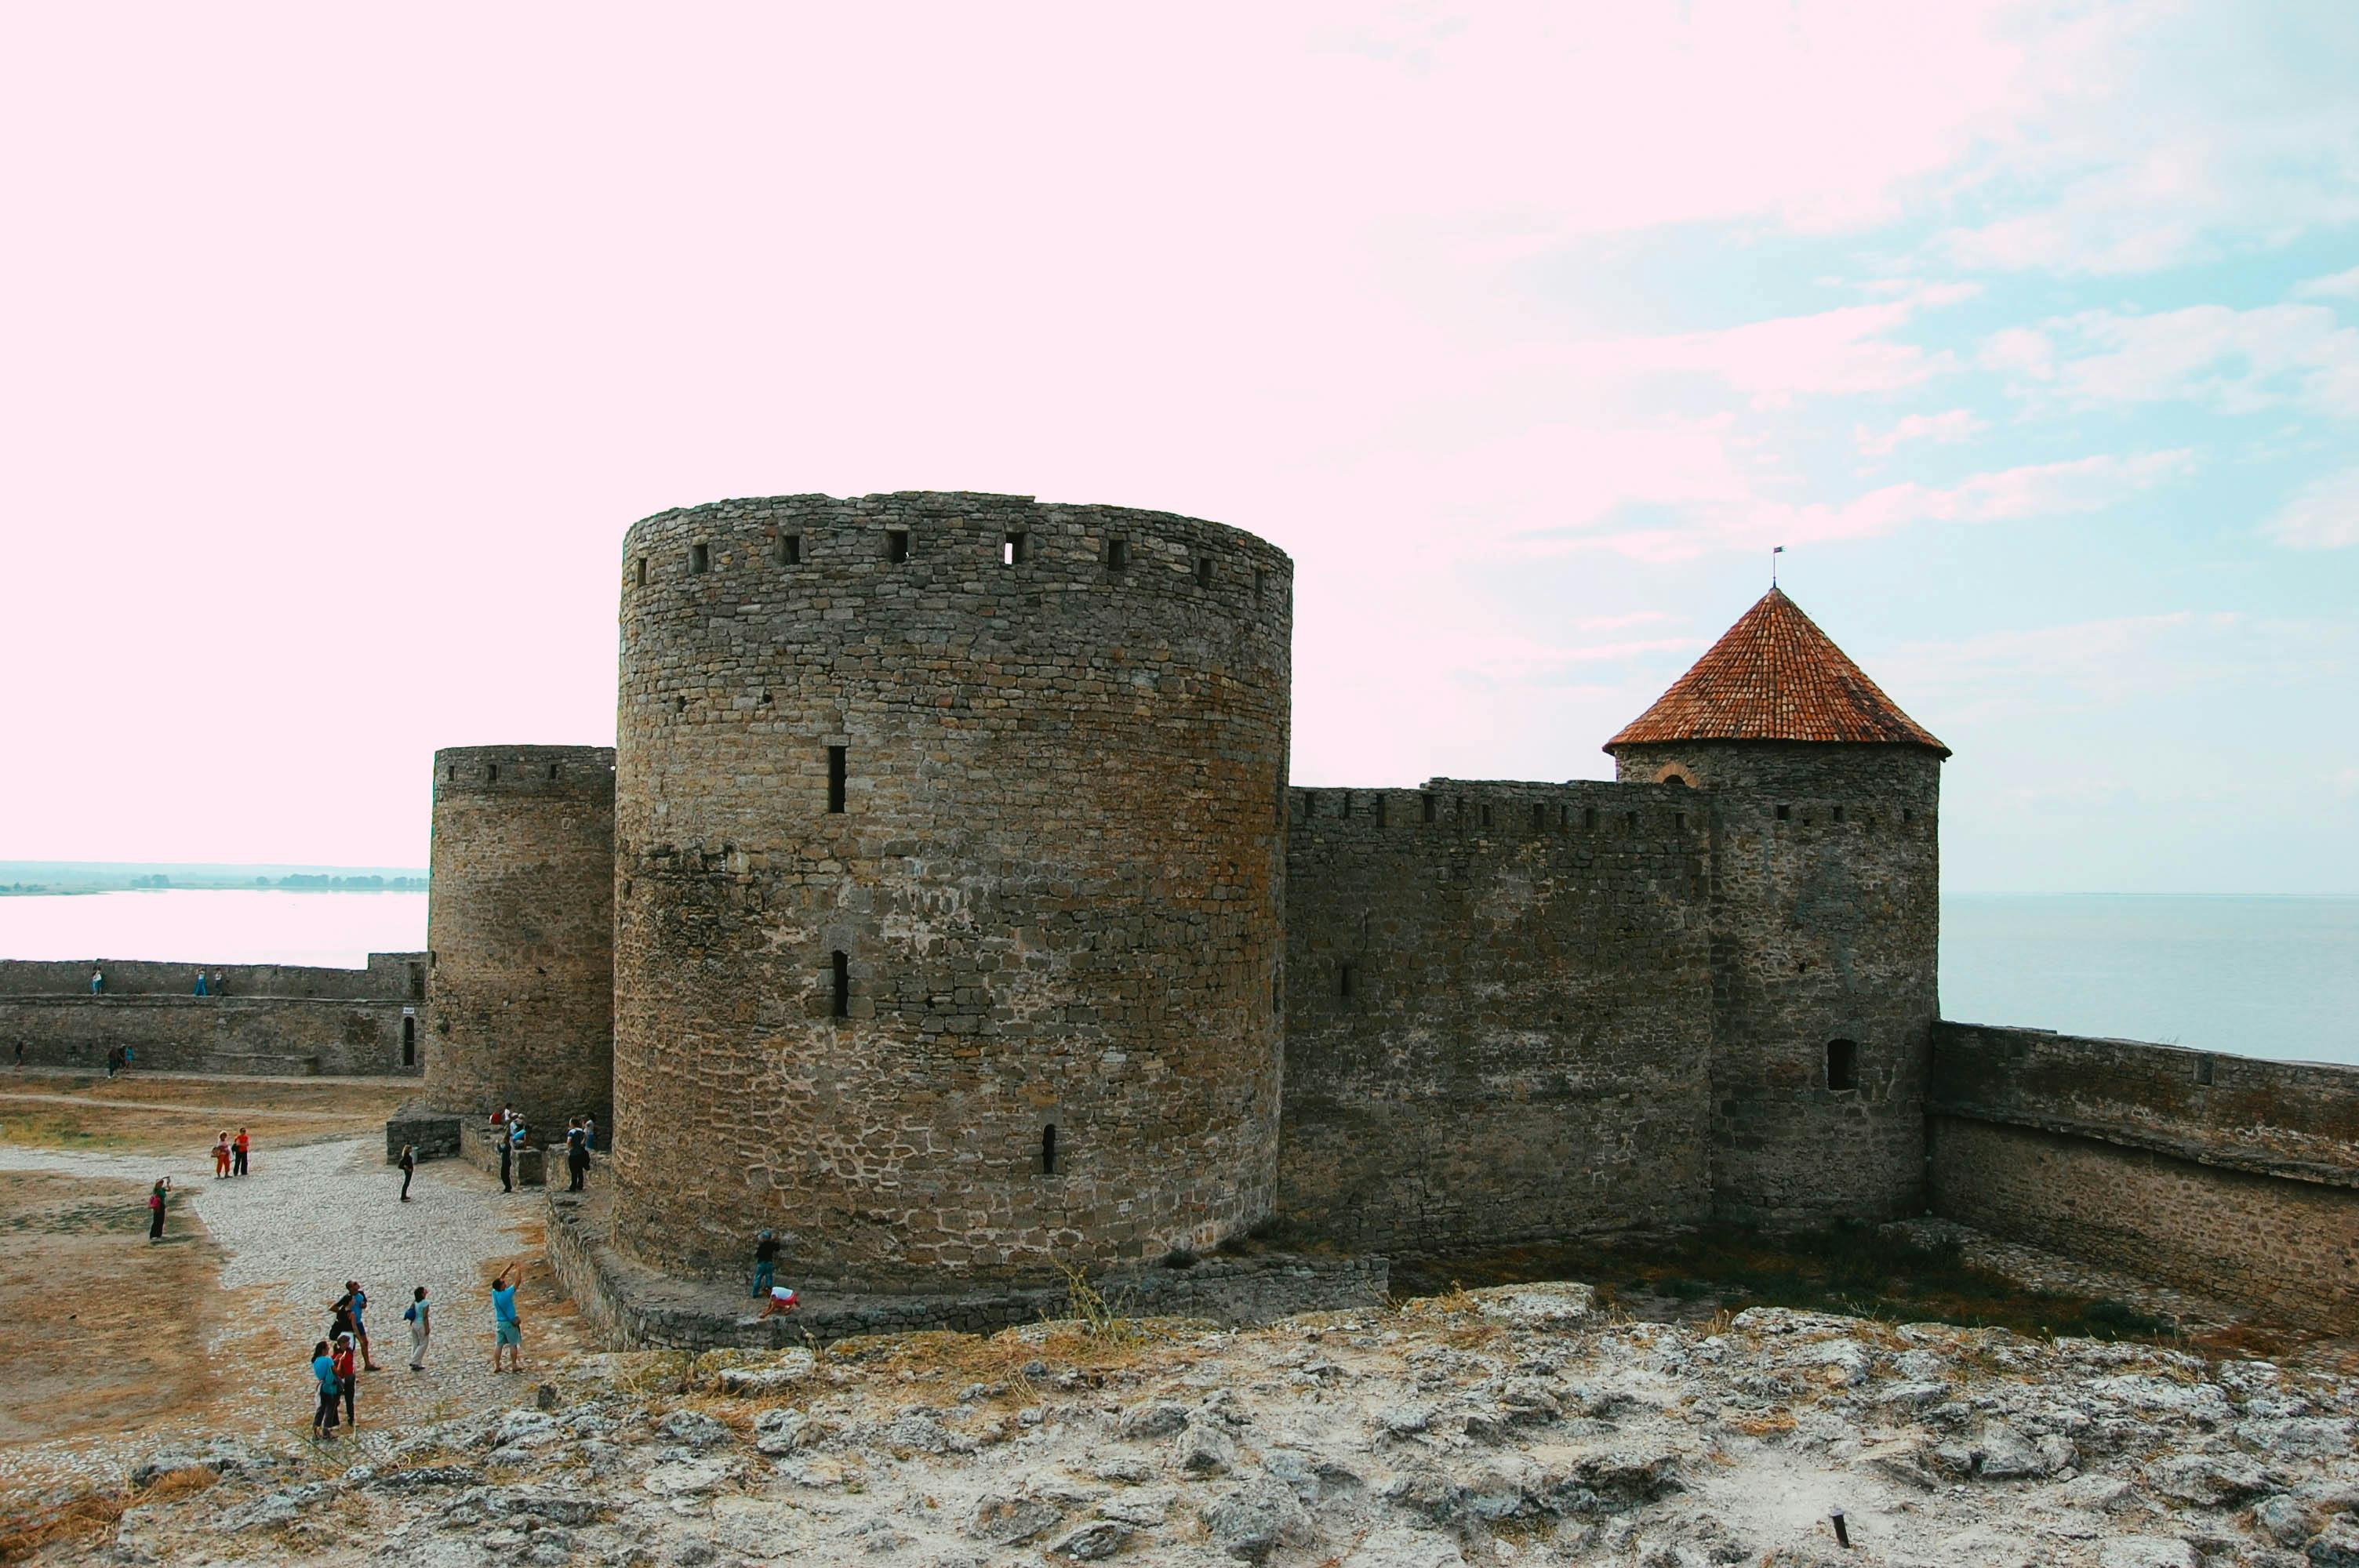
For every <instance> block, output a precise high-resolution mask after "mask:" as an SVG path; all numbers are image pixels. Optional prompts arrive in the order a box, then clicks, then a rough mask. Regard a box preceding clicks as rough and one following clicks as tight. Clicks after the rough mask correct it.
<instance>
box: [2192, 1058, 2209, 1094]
mask: <svg viewBox="0 0 2359 1568" xmlns="http://www.w3.org/2000/svg"><path fill="white" fill-rule="evenodd" d="M2195 1081H2196V1082H2197V1083H2198V1084H2200V1085H2201V1086H2202V1087H2205V1088H2207V1089H2208V1088H2210V1087H2212V1058H2211V1057H2209V1056H2198V1057H2196V1058H2195Z"/></svg>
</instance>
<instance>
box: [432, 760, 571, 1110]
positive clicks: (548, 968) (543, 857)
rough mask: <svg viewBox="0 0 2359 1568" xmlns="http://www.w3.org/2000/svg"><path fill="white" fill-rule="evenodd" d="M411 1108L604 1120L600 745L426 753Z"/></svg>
mask: <svg viewBox="0 0 2359 1568" xmlns="http://www.w3.org/2000/svg"><path fill="white" fill-rule="evenodd" d="M427 885H428V892H427V903H426V942H427V948H428V954H429V965H428V970H427V988H426V989H427V1000H426V1013H427V1023H428V1027H427V1032H426V1033H427V1044H426V1058H425V1060H426V1086H425V1094H424V1103H425V1104H426V1105H428V1106H430V1107H431V1108H434V1109H437V1110H446V1111H451V1112H456V1113H458V1114H461V1115H464V1116H470V1117H480V1116H488V1115H490V1114H491V1112H493V1111H494V1110H495V1109H497V1108H499V1107H500V1106H501V1105H502V1104H504V1103H507V1104H513V1105H514V1106H515V1107H516V1109H517V1110H518V1111H520V1112H522V1113H523V1115H524V1117H525V1119H526V1122H527V1125H529V1126H530V1127H532V1128H534V1129H536V1130H538V1131H539V1132H541V1133H544V1134H546V1133H549V1132H552V1131H555V1132H561V1131H562V1130H563V1129H564V1126H565V1123H566V1121H567V1119H569V1118H571V1117H575V1116H583V1115H588V1116H594V1117H596V1118H597V1119H598V1120H599V1124H600V1125H601V1126H602V1127H608V1126H612V1125H613V1120H614V752H612V751H610V750H608V749H606V748H605V747H603V746H466V747H458V748H454V749H451V750H447V751H441V752H435V753H434V845H433V851H432V872H431V875H430V877H429V881H428V884H427Z"/></svg>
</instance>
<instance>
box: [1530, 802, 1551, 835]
mask: <svg viewBox="0 0 2359 1568" xmlns="http://www.w3.org/2000/svg"><path fill="white" fill-rule="evenodd" d="M1546 827H1548V807H1547V806H1542V805H1540V804H1539V803H1538V801H1535V802H1533V803H1532V831H1533V832H1535V833H1538V832H1540V831H1541V830H1543V829H1544V828H1546Z"/></svg>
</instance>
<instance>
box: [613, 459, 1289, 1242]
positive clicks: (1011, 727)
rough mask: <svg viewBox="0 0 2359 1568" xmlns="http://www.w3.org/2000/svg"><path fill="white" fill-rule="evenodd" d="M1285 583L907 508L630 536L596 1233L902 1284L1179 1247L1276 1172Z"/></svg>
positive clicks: (641, 530) (822, 512)
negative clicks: (786, 1234)
mask: <svg viewBox="0 0 2359 1568" xmlns="http://www.w3.org/2000/svg"><path fill="white" fill-rule="evenodd" d="M1291 597H1292V570H1291V563H1290V562H1289V561H1288V558H1287V557H1286V556H1285V555H1284V554H1283V553H1282V552H1280V551H1279V550H1277V549H1276V548H1275V547H1273V546H1270V545H1267V544H1266V543H1264V542H1263V541H1261V540H1259V539H1256V538H1255V537H1253V536H1251V535H1246V534H1244V533H1241V532H1239V531H1237V530H1235V529H1233V528H1228V527H1225V526H1223V525H1222V524H1215V523H1208V522H1203V521H1201V520H1197V519H1193V518H1187V517H1180V516H1175V515H1172V514H1165V513H1153V512H1138V511H1130V510H1126V509H1119V508H1111V507H1095V506H1060V505H1042V504H1038V503H1034V502H1033V501H1031V500H1030V499H1028V498H1026V497H1016V496H998V495H973V494H963V493H937V492H914V493H901V494H892V495H875V496H867V497H862V498H858V499H849V500H840V499H836V498H832V497H828V496H816V495H806V496H782V497H774V498H770V499H766V500H753V501H736V502H723V503H716V504H713V505H708V506H700V507H693V508H689V509H685V510H681V511H675V512H668V513H663V514H658V515H657V516H654V517H650V518H647V519H646V520H644V521H642V522H640V523H639V524H636V525H635V526H634V527H633V528H632V529H631V531H630V534H629V535H628V538H627V540H626V542H625V552H624V585H623V594H622V633H623V654H622V689H621V702H620V710H619V714H618V719H617V739H618V749H617V773H616V802H615V805H616V823H615V837H616V845H615V850H616V858H617V884H616V897H617V903H616V925H615V997H616V1016H615V1067H616V1075H615V1076H616V1081H617V1087H618V1101H617V1105H616V1116H617V1130H618V1133H619V1136H618V1139H617V1141H616V1147H617V1153H616V1158H615V1181H616V1209H615V1238H616V1240H617V1241H618V1242H619V1243H620V1244H621V1245H622V1246H623V1247H624V1248H625V1250H627V1251H629V1252H632V1253H634V1254H636V1256H638V1257H640V1258H641V1259H643V1260H647V1261H648V1262H651V1263H654V1264H657V1265H659V1266H662V1267H666V1268H669V1269H675V1270H684V1271H701V1272H710V1271H720V1270H723V1269H726V1268H731V1267H734V1266H735V1265H736V1264H737V1263H738V1262H739V1260H741V1259H742V1257H743V1255H744V1253H745V1249H746V1248H747V1246H748V1244H749V1242H750V1238H751V1237H752V1235H753V1233H754V1232H755V1231H756V1230H758V1229H761V1228H765V1227H769V1228H776V1229H779V1230H785V1231H790V1232H792V1233H794V1236H795V1238H796V1239H795V1241H794V1243H793V1245H792V1249H791V1255H792V1256H793V1258H794V1260H795V1263H796V1267H797V1270H798V1271H799V1274H800V1275H801V1276H802V1277H804V1278H809V1279H813V1280H818V1281H830V1280H838V1281H848V1282H849V1281H857V1282H859V1283H862V1284H864V1285H868V1286H872V1287H875V1286H891V1285H894V1284H897V1283H900V1284H913V1285H914V1284H919V1283H924V1282H935V1281H940V1279H941V1278H942V1277H943V1276H944V1275H945V1274H951V1275H966V1276H971V1277H976V1278H1006V1277H1020V1276H1027V1275H1028V1276H1038V1275H1040V1274H1043V1273H1045V1272H1046V1271H1047V1270H1048V1269H1049V1265H1050V1264H1051V1263H1052V1262H1068V1261H1069V1262H1085V1263H1105V1262H1111V1261H1114V1260H1136V1259H1139V1258H1142V1257H1155V1256H1159V1255H1160V1254H1162V1253H1163V1252H1165V1251H1166V1250H1168V1249H1173V1248H1179V1247H1201V1246H1205V1245H1209V1244H1211V1243H1213V1242H1216V1241H1218V1240H1220V1239H1221V1238H1223V1237H1224V1236H1227V1235H1229V1234H1231V1233H1233V1232H1235V1231H1237V1230H1240V1229H1243V1228H1244V1227H1246V1226H1248V1225H1250V1224H1251V1223H1252V1222H1253V1221H1254V1220H1256V1218H1258V1217H1261V1216H1262V1215H1263V1214H1265V1213H1266V1210H1267V1207H1268V1205H1269V1201H1270V1195H1271V1189H1272V1186H1273V1184H1274V1180H1275V1173H1276V1164H1277V1099H1278V1076H1279V1059H1280V1025H1279V1019H1278V1014H1277V1007H1278V1001H1279V977H1278V972H1277V968H1278V964H1279V961H1280V956H1281V951H1282V943H1281V935H1280V926H1281V917H1280V909H1281V904H1282V898H1283V889H1282V887H1281V885H1280V883H1281V879H1282V877H1283V874H1284V873H1283V865H1284V859H1283V843H1282V838H1283V831H1284V828H1283V818H1282V815H1281V813H1282V801H1283V785H1284V782H1285V779H1286V772H1287V766H1286V764H1287V736H1288V718H1289V713H1288V708H1289V690H1288V683H1289V654H1288V648H1289V643H1290V621H1291Z"/></svg>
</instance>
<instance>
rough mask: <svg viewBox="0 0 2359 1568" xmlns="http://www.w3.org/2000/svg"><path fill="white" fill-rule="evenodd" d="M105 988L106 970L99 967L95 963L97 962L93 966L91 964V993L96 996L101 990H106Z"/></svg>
mask: <svg viewBox="0 0 2359 1568" xmlns="http://www.w3.org/2000/svg"><path fill="white" fill-rule="evenodd" d="M104 989H106V971H105V970H103V969H102V968H99V967H98V966H97V965H95V964H93V965H92V966H91V970H90V994H91V995H92V996H96V995H98V994H99V992H101V991H103V990H104Z"/></svg>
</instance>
